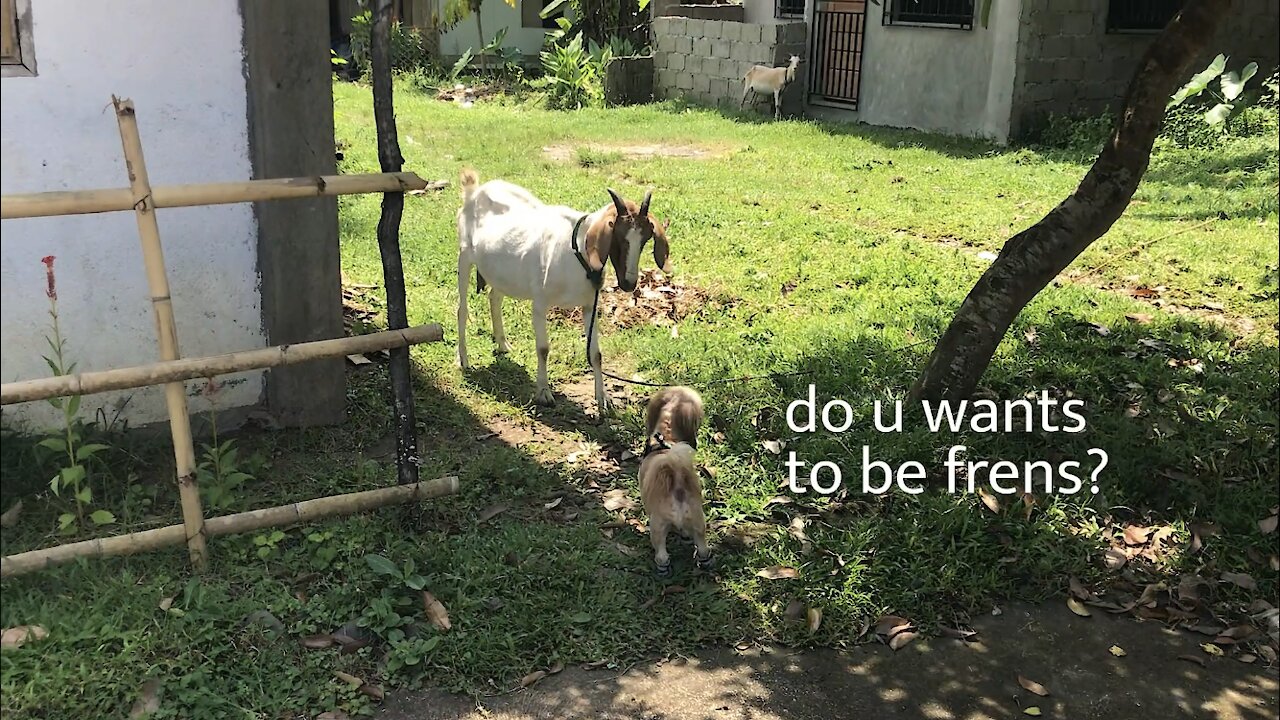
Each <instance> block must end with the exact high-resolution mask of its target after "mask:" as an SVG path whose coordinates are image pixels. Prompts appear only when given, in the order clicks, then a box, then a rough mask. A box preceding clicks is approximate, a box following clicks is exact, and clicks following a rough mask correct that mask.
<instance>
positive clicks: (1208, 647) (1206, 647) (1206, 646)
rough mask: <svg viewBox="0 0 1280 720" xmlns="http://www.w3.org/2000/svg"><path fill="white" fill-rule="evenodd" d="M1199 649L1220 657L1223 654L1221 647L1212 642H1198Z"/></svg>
mask: <svg viewBox="0 0 1280 720" xmlns="http://www.w3.org/2000/svg"><path fill="white" fill-rule="evenodd" d="M1200 649H1201V650H1203V651H1205V652H1207V653H1209V654H1210V655H1212V656H1214V657H1222V656H1223V655H1224V654H1225V653H1223V652H1222V648H1220V647H1218V646H1217V645H1214V644H1213V643H1200Z"/></svg>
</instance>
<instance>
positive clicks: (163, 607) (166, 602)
mask: <svg viewBox="0 0 1280 720" xmlns="http://www.w3.org/2000/svg"><path fill="white" fill-rule="evenodd" d="M171 607H173V597H167V598H163V599H162V600H160V611H161V612H168V611H169V608H171Z"/></svg>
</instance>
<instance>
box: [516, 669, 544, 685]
mask: <svg viewBox="0 0 1280 720" xmlns="http://www.w3.org/2000/svg"><path fill="white" fill-rule="evenodd" d="M546 676H547V671H545V670H534V671H533V672H531V673H529V674H528V675H525V676H524V677H522V678H520V687H522V688H527V687H529V686H530V685H533V684H534V683H536V682H538V681H539V680H541V679H542V678H544V677H546Z"/></svg>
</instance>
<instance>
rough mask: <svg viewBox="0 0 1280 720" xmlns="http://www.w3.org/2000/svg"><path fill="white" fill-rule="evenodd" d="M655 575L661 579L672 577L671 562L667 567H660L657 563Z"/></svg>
mask: <svg viewBox="0 0 1280 720" xmlns="http://www.w3.org/2000/svg"><path fill="white" fill-rule="evenodd" d="M653 574H654V575H656V576H658V577H660V578H669V577H671V561H670V560H668V561H667V564H666V565H658V564H656V563H655V564H654V566H653Z"/></svg>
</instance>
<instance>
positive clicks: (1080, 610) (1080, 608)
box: [1067, 597, 1093, 617]
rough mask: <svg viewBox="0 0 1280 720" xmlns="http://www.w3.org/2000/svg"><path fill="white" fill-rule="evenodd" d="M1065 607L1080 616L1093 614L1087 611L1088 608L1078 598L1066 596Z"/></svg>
mask: <svg viewBox="0 0 1280 720" xmlns="http://www.w3.org/2000/svg"><path fill="white" fill-rule="evenodd" d="M1067 607H1068V608H1069V609H1070V610H1071V612H1073V613H1075V614H1077V615H1079V616H1080V617H1089V616H1090V615H1092V614H1093V613H1091V612H1089V608H1087V607H1085V606H1084V605H1083V604H1081V602H1080V601H1079V600H1077V599H1075V598H1073V597H1069V598H1067Z"/></svg>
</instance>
